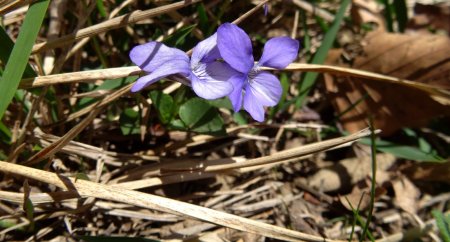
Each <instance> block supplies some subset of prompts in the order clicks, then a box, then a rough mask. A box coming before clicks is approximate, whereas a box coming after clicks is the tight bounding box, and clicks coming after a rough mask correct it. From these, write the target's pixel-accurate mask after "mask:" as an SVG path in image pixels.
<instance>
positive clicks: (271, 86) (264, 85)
mask: <svg viewBox="0 0 450 242" xmlns="http://www.w3.org/2000/svg"><path fill="white" fill-rule="evenodd" d="M248 86H249V88H246V91H247V89H249V90H250V92H251V93H252V95H253V96H254V99H255V101H257V102H258V103H261V104H262V105H264V106H269V107H272V106H275V105H277V103H278V101H280V97H281V94H282V93H283V88H282V87H281V84H280V81H279V80H278V78H277V77H276V76H275V75H273V74H271V73H269V72H266V71H261V72H259V73H258V74H256V76H255V77H254V78H253V79H252V80H250V84H249V85H248ZM244 102H245V101H244Z"/></svg>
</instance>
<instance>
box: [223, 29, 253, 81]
mask: <svg viewBox="0 0 450 242" xmlns="http://www.w3.org/2000/svg"><path fill="white" fill-rule="evenodd" d="M217 46H218V48H219V51H220V55H221V56H222V58H223V59H224V60H225V61H226V62H227V63H228V64H229V65H230V66H231V67H233V68H234V69H236V70H237V71H239V72H242V73H248V72H249V71H250V70H251V69H252V67H253V65H254V63H253V62H254V59H253V49H252V43H251V41H250V38H249V37H248V35H247V34H246V33H245V32H244V30H242V29H241V28H239V27H238V26H236V25H235V24H230V23H225V24H222V25H220V27H219V29H218V30H217Z"/></svg>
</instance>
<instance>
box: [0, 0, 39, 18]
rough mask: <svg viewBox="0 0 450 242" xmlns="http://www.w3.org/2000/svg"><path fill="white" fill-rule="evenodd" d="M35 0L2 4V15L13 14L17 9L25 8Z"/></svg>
mask: <svg viewBox="0 0 450 242" xmlns="http://www.w3.org/2000/svg"><path fill="white" fill-rule="evenodd" d="M32 2H33V0H19V1H17V0H5V1H2V2H1V3H0V15H4V14H6V13H8V12H12V11H13V10H15V9H18V8H20V7H23V6H25V5H27V4H30V3H32Z"/></svg>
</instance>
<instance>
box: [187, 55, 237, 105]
mask: <svg viewBox="0 0 450 242" xmlns="http://www.w3.org/2000/svg"><path fill="white" fill-rule="evenodd" d="M192 72H193V74H194V76H193V77H192V80H191V81H192V89H194V92H195V93H196V94H197V95H198V96H199V97H202V98H204V99H217V98H221V97H225V96H227V95H228V94H230V93H231V92H232V91H233V85H232V84H231V82H230V81H229V80H230V79H231V78H232V77H233V76H235V75H237V74H239V72H237V71H235V70H234V69H233V68H231V67H230V66H229V65H228V64H226V63H223V62H217V61H215V62H210V63H200V64H199V65H198V66H197V67H196V68H195V69H194V70H193V71H192Z"/></svg>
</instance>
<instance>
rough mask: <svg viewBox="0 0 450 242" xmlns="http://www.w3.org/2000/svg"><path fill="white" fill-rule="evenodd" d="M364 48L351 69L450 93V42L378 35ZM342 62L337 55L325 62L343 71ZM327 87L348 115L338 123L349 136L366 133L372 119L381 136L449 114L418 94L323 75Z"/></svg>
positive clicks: (428, 37) (438, 38) (367, 40)
mask: <svg viewBox="0 0 450 242" xmlns="http://www.w3.org/2000/svg"><path fill="white" fill-rule="evenodd" d="M364 44H365V47H364V54H363V55H362V56H359V57H356V58H355V60H354V64H353V66H352V67H353V68H356V69H361V70H366V71H371V72H375V73H380V74H385V75H389V76H394V77H398V78H402V79H408V80H414V81H417V82H421V83H426V84H429V85H434V86H438V87H440V88H441V89H445V90H448V89H450V39H449V38H448V37H446V36H438V35H404V34H391V33H385V32H381V31H376V32H373V33H371V34H369V35H368V36H367V37H366V38H365V39H364ZM339 56H340V51H339V50H335V51H333V52H330V54H329V56H328V61H327V62H328V63H329V64H334V65H336V64H337V65H342V64H341V63H340V61H339ZM325 81H326V88H327V90H328V92H330V94H331V96H330V97H331V100H332V102H333V104H334V105H335V107H336V109H337V110H338V112H339V113H343V112H345V111H347V112H346V113H345V114H343V115H342V116H341V117H340V120H341V122H342V124H343V126H344V128H345V129H346V130H348V131H350V132H352V131H355V130H359V129H361V128H362V127H367V125H368V121H367V118H368V116H369V115H372V116H373V117H374V124H375V127H376V128H378V129H381V130H383V133H382V135H389V134H391V133H393V132H395V131H396V130H398V129H399V128H401V127H405V126H407V127H414V126H416V127H417V126H423V125H425V124H426V123H427V122H428V121H429V120H430V119H431V118H433V117H436V116H439V115H449V114H450V108H448V106H446V105H444V104H442V103H440V102H437V101H436V100H434V99H433V98H432V97H430V96H429V95H428V94H426V93H424V92H422V91H420V90H417V89H412V88H409V87H405V86H401V85H395V84H392V83H382V82H374V81H370V82H369V81H365V80H363V79H360V78H351V77H346V78H345V77H343V78H334V77H331V76H330V75H325Z"/></svg>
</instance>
